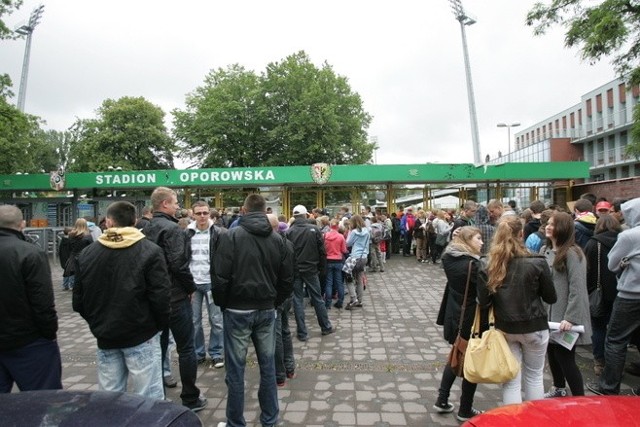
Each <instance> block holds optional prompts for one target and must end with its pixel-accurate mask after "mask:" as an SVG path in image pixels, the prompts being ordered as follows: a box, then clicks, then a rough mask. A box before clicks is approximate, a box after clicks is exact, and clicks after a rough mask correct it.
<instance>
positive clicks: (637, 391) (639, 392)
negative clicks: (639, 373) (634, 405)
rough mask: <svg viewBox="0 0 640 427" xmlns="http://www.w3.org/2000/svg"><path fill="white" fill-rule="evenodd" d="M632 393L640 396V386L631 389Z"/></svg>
mask: <svg viewBox="0 0 640 427" xmlns="http://www.w3.org/2000/svg"><path fill="white" fill-rule="evenodd" d="M631 394H633V395H634V396H640V387H634V388H632V389H631Z"/></svg>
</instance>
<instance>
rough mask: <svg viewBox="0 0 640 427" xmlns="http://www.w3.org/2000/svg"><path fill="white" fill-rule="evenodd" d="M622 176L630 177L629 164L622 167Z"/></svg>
mask: <svg viewBox="0 0 640 427" xmlns="http://www.w3.org/2000/svg"><path fill="white" fill-rule="evenodd" d="M620 178H629V165H624V166H622V167H621V168H620Z"/></svg>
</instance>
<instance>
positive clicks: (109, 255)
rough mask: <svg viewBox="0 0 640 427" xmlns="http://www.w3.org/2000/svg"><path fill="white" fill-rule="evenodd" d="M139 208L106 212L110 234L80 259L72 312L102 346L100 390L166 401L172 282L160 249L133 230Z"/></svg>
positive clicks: (118, 205)
mask: <svg viewBox="0 0 640 427" xmlns="http://www.w3.org/2000/svg"><path fill="white" fill-rule="evenodd" d="M135 223H136V208H135V206H133V205H132V204H131V203H129V202H115V203H112V204H111V205H109V207H108V208H107V217H106V225H107V230H106V231H105V233H103V234H102V235H101V236H100V237H99V238H98V241H97V242H95V243H93V244H91V245H89V246H88V247H87V248H86V249H85V250H83V251H82V252H81V253H80V256H79V257H78V260H77V264H76V282H75V285H74V287H73V309H74V310H75V311H77V312H78V313H80V315H81V316H82V317H83V318H84V319H85V320H86V321H87V323H88V324H89V328H90V329H91V332H92V333H93V335H94V336H95V337H96V338H97V340H98V350H97V361H98V363H97V365H98V366H97V367H98V383H99V385H100V389H101V390H107V391H121V392H126V391H127V380H128V378H130V379H131V381H130V383H131V385H132V387H133V390H132V392H133V393H136V394H139V395H141V396H145V397H148V398H152V399H163V398H164V389H163V387H162V359H161V350H160V332H161V331H162V330H163V329H164V328H165V327H166V326H167V324H168V321H169V287H170V282H169V278H168V274H167V267H166V263H165V261H164V256H163V253H162V249H160V247H159V246H158V245H156V244H155V243H153V242H151V241H149V240H148V239H146V238H145V236H144V234H142V232H140V230H138V229H137V228H135V227H134V225H135Z"/></svg>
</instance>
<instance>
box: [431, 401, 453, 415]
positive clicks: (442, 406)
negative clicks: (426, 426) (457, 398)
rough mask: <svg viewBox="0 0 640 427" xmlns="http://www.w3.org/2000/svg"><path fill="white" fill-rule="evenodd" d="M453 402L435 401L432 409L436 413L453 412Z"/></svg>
mask: <svg viewBox="0 0 640 427" xmlns="http://www.w3.org/2000/svg"><path fill="white" fill-rule="evenodd" d="M453 408H454V406H453V403H449V402H447V403H442V402H436V403H435V404H434V405H433V409H435V410H436V412H437V413H439V414H450V413H452V412H453Z"/></svg>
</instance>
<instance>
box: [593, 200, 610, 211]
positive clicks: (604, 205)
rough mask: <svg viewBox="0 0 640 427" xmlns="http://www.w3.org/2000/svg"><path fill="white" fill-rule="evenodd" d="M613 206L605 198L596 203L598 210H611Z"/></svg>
mask: <svg viewBox="0 0 640 427" xmlns="http://www.w3.org/2000/svg"><path fill="white" fill-rule="evenodd" d="M612 207H613V206H611V203H609V202H605V201H604V200H603V201H602V202H598V203H597V204H596V210H597V211H610V210H611V208H612Z"/></svg>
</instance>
